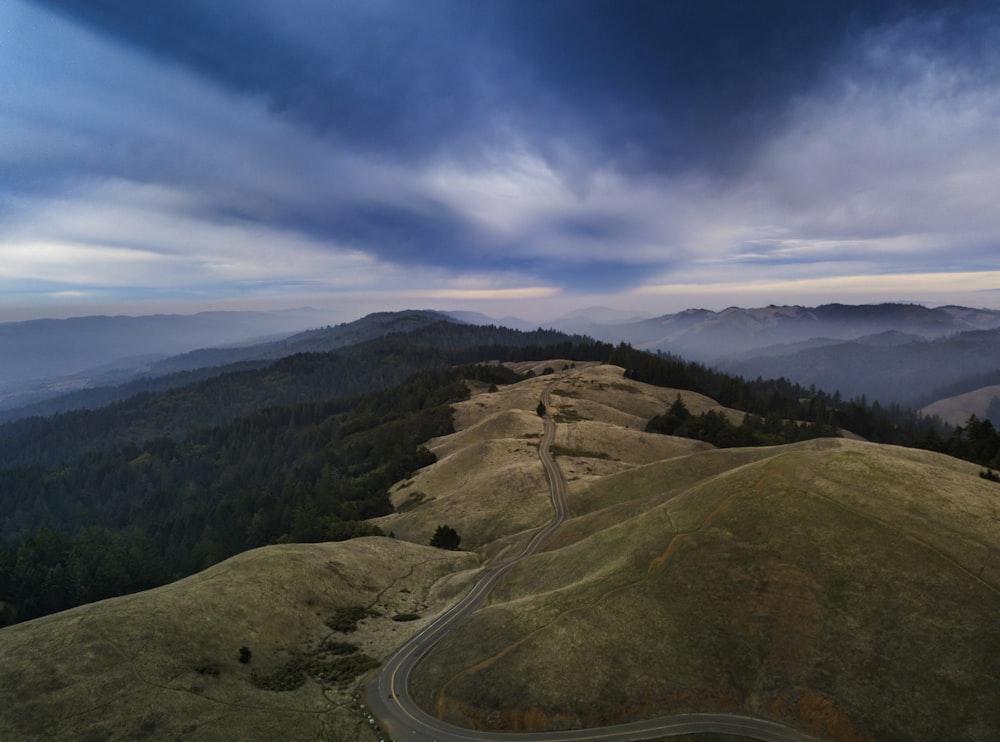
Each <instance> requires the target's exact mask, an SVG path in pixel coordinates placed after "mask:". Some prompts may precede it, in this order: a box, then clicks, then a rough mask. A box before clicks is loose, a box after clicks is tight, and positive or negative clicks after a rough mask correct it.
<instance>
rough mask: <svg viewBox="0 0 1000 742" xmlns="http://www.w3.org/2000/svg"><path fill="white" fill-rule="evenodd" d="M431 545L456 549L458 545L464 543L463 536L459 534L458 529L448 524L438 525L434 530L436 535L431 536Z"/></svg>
mask: <svg viewBox="0 0 1000 742" xmlns="http://www.w3.org/2000/svg"><path fill="white" fill-rule="evenodd" d="M430 543H431V546H434V547H436V548H438V549H448V550H449V551H455V550H456V549H457V548H458V545H459V544H461V543H462V537H461V536H459V535H458V531H456V530H455V529H454V528H452V527H451V526H448V525H441V526H438V527H437V529H436V530H435V531H434V535H433V536H431V542H430Z"/></svg>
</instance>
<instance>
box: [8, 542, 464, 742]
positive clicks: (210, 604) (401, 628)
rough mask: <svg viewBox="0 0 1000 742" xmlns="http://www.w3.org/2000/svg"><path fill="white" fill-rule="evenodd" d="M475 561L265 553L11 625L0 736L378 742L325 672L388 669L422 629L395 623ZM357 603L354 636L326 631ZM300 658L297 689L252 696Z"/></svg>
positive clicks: (301, 549) (351, 547)
mask: <svg viewBox="0 0 1000 742" xmlns="http://www.w3.org/2000/svg"><path fill="white" fill-rule="evenodd" d="M476 563H477V562H476V559H475V557H473V556H472V555H470V554H464V553H455V552H443V551H440V550H438V549H431V548H429V547H421V546H416V545H413V544H407V543H404V542H400V541H394V540H392V539H386V538H365V539H356V540H353V541H347V542H340V543H331V544H289V545H285V546H270V547H266V548H263V549H257V550H254V551H250V552H247V553H245V554H241V555H240V556H237V557H233V558H232V559H229V560H227V561H225V562H223V563H221V564H218V565H216V566H215V567H212V568H211V569H208V570H206V571H205V572H202V573H200V574H197V575H194V576H192V577H189V578H186V579H184V580H181V581H180V582H176V583H174V584H172V585H167V586H165V587H162V588H157V589H156V590H150V591H147V592H144V593H138V594H136V595H131V596H126V597H122V598H113V599H111V600H106V601H103V602H100V603H94V604H91V605H87V606H81V607H79V608H75V609H73V610H69V611H65V612H63V613H58V614H55V615H52V616H47V617H45V618H40V619H36V620H34V621H28V622H26V623H23V624H19V625H16V626H11V627H7V628H5V629H3V630H2V631H0V667H2V668H3V672H2V673H0V739H4V740H33V739H59V740H67V739H79V740H97V739H101V740H138V739H181V738H183V739H193V740H234V739H259V740H265V739H267V740H275V739H281V740H314V739H319V738H323V739H358V740H364V739H371V740H374V739H375V736H374V734H372V733H371V731H370V727H369V725H368V722H367V720H366V719H365V718H364V715H363V713H362V712H361V711H360V709H359V708H358V706H357V704H356V703H355V702H354V700H353V698H352V697H351V694H350V690H351V686H350V685H349V684H344V683H340V682H338V681H337V679H336V677H335V676H334V672H335V671H339V670H342V671H344V672H345V673H346V675H347V676H351V675H352V667H351V664H350V663H352V662H353V663H354V665H353V667H356V668H364V667H365V666H370V665H371V664H372V662H373V661H374V660H381V659H384V658H385V656H386V655H387V653H388V652H389V650H390V648H392V647H394V646H395V645H396V644H397V643H399V642H401V641H402V640H403V639H404V638H405V637H406V636H408V635H409V634H411V633H414V632H415V631H416V630H418V629H419V628H420V627H421V626H422V625H423V624H424V621H423V620H420V619H418V620H415V621H407V622H400V621H393V620H392V619H393V616H398V615H400V614H404V615H405V614H408V613H409V614H419V615H420V616H422V617H427V616H429V615H431V614H433V613H435V612H437V611H438V610H440V609H441V607H443V605H444V604H445V602H447V601H451V600H453V599H454V598H455V596H456V591H457V590H460V589H461V587H462V585H463V584H464V583H463V582H462V579H461V575H460V574H459V575H458V576H456V577H452V578H450V579H448V580H444V581H441V578H442V577H444V576H446V575H449V574H451V573H454V572H456V571H457V570H464V569H469V568H470V567H474V566H475V565H476ZM356 606H362V607H363V608H365V609H367V610H368V611H370V612H371V615H369V616H367V617H366V618H363V619H362V620H361V621H360V623H359V624H358V628H357V630H355V631H353V632H349V633H344V632H343V631H334V630H333V629H332V628H331V627H330V626H328V625H327V621H328V620H331V619H333V618H335V617H337V616H338V615H340V612H342V611H343V609H345V608H349V607H356ZM343 644H353V645H354V646H355V647H357V649H356V651H354V652H351V653H350V654H338V652H344V651H346V649H347V648H346V647H344V646H342V645H343ZM242 646H246V647H247V648H248V649H249V650H250V651H251V657H250V659H251V661H250V662H249V663H241V662H240V661H239V657H240V647H242ZM366 658H372V659H371V660H367V659H366ZM296 663H298V664H299V665H308V666H309V669H308V670H307V671H306V672H304V673H303V674H302V676H301V681H302V684H301V685H300V686H299V687H297V688H294V689H292V690H288V691H278V690H272V689H267V688H263V687H259V686H260V685H266V686H269V687H274V686H275V685H277V680H282V681H286V682H287V681H288V680H289V678H294V675H295V672H294V667H295V665H296ZM255 675H256V677H257V678H258V682H257V683H255V682H254V677H255ZM288 684H289V685H294V682H290V683H288Z"/></svg>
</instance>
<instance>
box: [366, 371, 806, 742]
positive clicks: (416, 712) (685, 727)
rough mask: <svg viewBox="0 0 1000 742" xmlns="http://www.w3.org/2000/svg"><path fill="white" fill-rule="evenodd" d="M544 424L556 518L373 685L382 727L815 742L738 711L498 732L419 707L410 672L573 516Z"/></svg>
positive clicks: (521, 738) (541, 449)
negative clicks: (464, 724) (453, 721)
mask: <svg viewBox="0 0 1000 742" xmlns="http://www.w3.org/2000/svg"><path fill="white" fill-rule="evenodd" d="M549 391H550V389H549V388H546V390H545V392H544V393H543V394H542V402H543V403H544V404H545V406H546V408H548V407H549ZM544 420H545V432H544V434H543V435H542V439H541V441H540V443H539V446H538V456H539V458H540V459H541V461H542V466H543V467H544V469H545V476H546V477H547V478H548V480H549V486H550V489H551V491H552V507H553V508H554V510H555V514H554V516H553V518H552V520H551V521H549V523H547V524H546V525H545V526H544V527H543V528H542V529H540V530H539V531H538V532H537V533H536V534H535V535H534V537H533V538H532V539H531V541H530V542H529V543H528V545H527V546H526V547H525V548H524V550H523V551H522V552H521V553H520V554H518V555H517V556H516V557H514V558H512V559H510V560H508V561H506V562H504V563H503V564H499V565H496V566H493V567H489V568H487V569H486V570H484V571H483V573H482V575H481V576H480V578H479V581H478V582H477V583H476V584H475V586H474V587H473V588H472V590H471V591H470V592H469V593H468V594H467V595H466V596H465V597H464V598H463V599H462V600H460V601H459V602H458V603H456V604H455V605H454V606H452V607H451V608H450V609H448V610H447V611H445V612H444V613H442V614H441V615H440V616H439V617H438V618H437V619H435V620H434V622H433V623H431V624H430V625H428V626H427V627H426V628H425V629H424V630H423V631H421V632H420V633H419V634H417V635H416V636H415V637H413V638H412V639H411V640H410V641H409V642H407V643H406V644H405V645H404V646H403V647H402V648H401V649H400V650H399V651H398V652H396V654H394V655H393V656H392V657H390V658H389V659H388V660H387V661H386V662H385V664H384V665H383V666H382V668H381V669H380V670H379V671H378V673H377V674H376V675H375V676H374V677H373V678H372V679H371V680H370V681H369V683H368V686H367V688H366V701H367V705H368V710H369V712H370V713H371V714H372V715H373V716H374V717H375V719H376V720H377V721H378V724H379V726H380V727H381V728H382V730H383V731H384V732H385V733H386V734H388V735H389V737H390V738H391V739H392V740H395V742H557V741H559V740H562V741H564V742H566V741H569V740H580V741H581V742H582V741H585V740H603V741H605V742H626V741H627V740H642V739H657V738H660V737H670V736H675V735H681V734H697V733H706V732H712V733H725V734H734V735H742V736H745V737H751V738H753V739H760V740H765V741H766V742H815V738H814V737H810V736H807V735H805V734H803V733H801V732H799V731H797V730H795V729H792V728H791V727H786V726H783V725H781V724H778V723H776V722H773V721H768V720H765V719H757V718H753V717H749V716H739V715H735V714H680V715H676V716H665V717H659V718H656V719H647V720H645V721H636V722H630V723H627V724H617V725H614V726H608V727H596V728H591V729H574V730H566V731H556V732H490V731H484V730H478V729H465V728H462V727H457V726H454V725H452V724H448V723H446V722H443V721H441V720H440V719H437V718H435V717H433V716H431V715H430V714H428V713H427V712H426V711H424V710H423V709H421V708H420V707H419V706H417V704H416V703H415V702H414V701H413V699H412V698H411V697H410V693H409V687H408V682H409V677H410V673H412V672H413V670H414V668H415V667H416V666H417V663H419V662H420V660H421V659H422V658H423V657H424V655H426V654H427V653H428V652H429V651H430V650H431V648H432V647H433V646H434V645H435V644H437V643H438V642H439V641H440V640H441V638H442V637H444V635H445V634H447V633H448V631H449V630H450V629H451V627H452V626H454V625H455V624H456V623H457V622H458V621H460V620H461V619H462V618H463V617H465V616H466V615H468V614H470V613H471V612H472V611H474V610H475V609H476V608H478V607H479V606H480V605H482V604H483V602H484V601H485V600H486V598H487V597H488V596H489V594H490V593H491V592H492V591H493V588H494V587H496V585H497V583H498V582H499V581H500V580H501V579H502V578H503V577H504V575H506V574H507V573H508V572H509V571H510V570H511V569H512V568H513V567H514V565H516V564H517V563H518V562H519V561H521V560H522V559H524V558H526V557H529V556H531V555H532V554H536V553H538V551H539V550H540V549H541V548H542V546H544V545H545V543H546V541H548V539H549V538H550V537H551V536H552V534H554V533H555V532H556V530H558V528H559V527H560V526H561V525H562V524H563V523H565V522H566V519H567V518H568V517H569V508H568V507H567V505H566V481H565V479H563V476H562V472H561V471H560V470H559V467H558V466H556V463H555V460H554V459H553V458H552V454H551V453H550V451H549V448H550V446H551V445H552V441H553V440H554V439H555V433H556V426H555V421H554V420H553V419H552V416H551V415H550V414H546V415H545V418H544Z"/></svg>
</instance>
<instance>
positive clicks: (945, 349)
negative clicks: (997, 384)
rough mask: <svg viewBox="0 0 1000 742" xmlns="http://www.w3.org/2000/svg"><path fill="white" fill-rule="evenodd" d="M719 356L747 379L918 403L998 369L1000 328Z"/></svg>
mask: <svg viewBox="0 0 1000 742" xmlns="http://www.w3.org/2000/svg"><path fill="white" fill-rule="evenodd" d="M785 350H786V351H790V352H781V351H780V350H777V349H775V348H764V349H759V350H758V351H756V352H744V353H741V354H738V355H735V356H731V357H728V358H720V359H718V360H717V361H716V362H715V364H714V365H715V366H717V367H718V368H720V369H722V370H724V371H727V372H728V373H735V374H739V375H741V376H744V377H747V378H755V377H757V376H763V377H764V378H774V377H779V376H784V377H785V378H787V379H789V380H791V381H794V382H797V383H799V384H802V385H804V386H810V385H815V386H816V387H817V388H818V389H823V390H824V391H827V392H831V393H832V392H834V391H840V392H841V393H842V394H843V395H844V396H845V397H847V398H851V397H859V396H861V395H862V394H864V395H866V396H867V397H868V400H869V401H870V402H871V401H875V400H878V401H879V402H881V403H883V404H885V403H889V402H896V403H899V404H903V405H907V406H920V405H923V404H926V403H928V402H930V401H932V399H933V397H932V398H931V399H929V398H928V397H930V396H931V395H933V393H934V391H935V390H936V389H939V388H942V387H947V386H949V385H953V384H955V383H956V382H959V381H960V380H962V379H963V378H965V377H969V376H972V375H977V374H984V373H987V372H990V371H993V370H996V369H1000V329H993V330H973V331H969V332H960V333H956V334H954V335H950V336H948V337H939V338H934V339H930V340H925V339H924V338H921V337H914V336H912V335H903V334H900V333H882V334H879V335H874V336H867V337H863V338H859V339H857V340H851V341H847V342H835V343H830V342H824V343H823V344H821V345H810V344H808V343H807V344H804V345H802V346H787V347H786V348H785Z"/></svg>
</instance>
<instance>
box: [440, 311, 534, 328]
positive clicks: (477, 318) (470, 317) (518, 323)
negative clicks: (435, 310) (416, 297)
mask: <svg viewBox="0 0 1000 742" xmlns="http://www.w3.org/2000/svg"><path fill="white" fill-rule="evenodd" d="M442 314H446V315H448V316H449V317H451V318H452V319H453V320H455V321H457V322H465V323H466V324H469V325H497V326H498V327H509V328H511V329H512V330H525V331H528V330H535V329H537V328H538V323H537V322H534V323H532V322H528V321H527V320H523V319H521V318H519V317H512V316H510V315H507V316H506V317H502V318H500V319H497V318H496V317H490V316H489V315H487V314H483V313H482V312H461V311H456V312H442ZM546 326H547V325H546Z"/></svg>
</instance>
